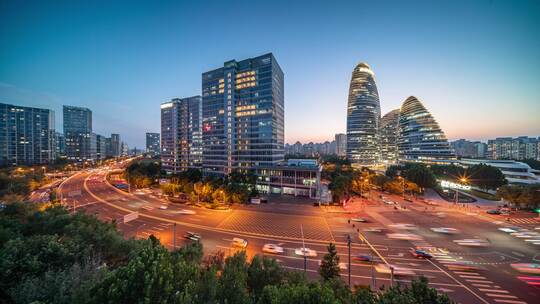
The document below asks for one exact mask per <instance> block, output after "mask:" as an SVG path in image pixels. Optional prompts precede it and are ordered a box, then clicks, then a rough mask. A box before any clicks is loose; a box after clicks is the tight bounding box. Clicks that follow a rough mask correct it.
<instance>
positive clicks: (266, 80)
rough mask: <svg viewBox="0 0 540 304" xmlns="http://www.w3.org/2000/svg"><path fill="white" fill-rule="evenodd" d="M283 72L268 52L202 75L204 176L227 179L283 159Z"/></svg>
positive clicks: (229, 63) (228, 63) (227, 64)
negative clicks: (231, 175) (238, 171)
mask: <svg viewBox="0 0 540 304" xmlns="http://www.w3.org/2000/svg"><path fill="white" fill-rule="evenodd" d="M283 77H284V76H283V72H282V70H281V68H280V66H279V64H278V63H277V61H276V59H275V58H274V56H273V55H272V54H271V53H269V54H265V55H262V56H259V57H255V58H250V59H246V60H242V61H236V60H232V61H228V62H225V64H224V66H223V67H222V68H219V69H216V70H213V71H209V72H206V73H203V74H202V93H203V96H202V104H203V105H202V113H203V114H202V116H203V122H202V140H203V147H204V148H203V170H204V173H205V174H219V175H227V174H229V173H231V172H232V171H233V170H240V171H248V170H253V169H254V168H255V167H257V166H273V165H276V164H277V163H279V162H281V161H283V159H284V91H283V90H284V87H283Z"/></svg>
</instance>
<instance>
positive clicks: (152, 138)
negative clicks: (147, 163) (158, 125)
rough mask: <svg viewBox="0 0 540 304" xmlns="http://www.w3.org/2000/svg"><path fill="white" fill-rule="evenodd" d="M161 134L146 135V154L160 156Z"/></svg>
mask: <svg viewBox="0 0 540 304" xmlns="http://www.w3.org/2000/svg"><path fill="white" fill-rule="evenodd" d="M159 138H160V137H159V133H146V153H148V154H150V155H152V156H155V155H159V150H160V139H159Z"/></svg>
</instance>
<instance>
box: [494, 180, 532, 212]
mask: <svg viewBox="0 0 540 304" xmlns="http://www.w3.org/2000/svg"><path fill="white" fill-rule="evenodd" d="M497 196H499V197H500V198H503V199H504V200H506V201H508V202H510V203H511V204H513V205H514V206H518V207H520V208H528V209H536V208H539V207H540V185H527V186H525V185H505V186H502V187H500V188H499V189H497Z"/></svg>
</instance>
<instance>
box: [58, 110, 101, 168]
mask: <svg viewBox="0 0 540 304" xmlns="http://www.w3.org/2000/svg"><path fill="white" fill-rule="evenodd" d="M63 114H64V138H65V141H66V156H67V158H68V159H69V160H72V161H92V160H94V159H95V154H96V146H95V143H96V142H95V140H92V139H93V138H92V111H90V109H88V108H82V107H74V106H64V107H63ZM94 139H95V137H94Z"/></svg>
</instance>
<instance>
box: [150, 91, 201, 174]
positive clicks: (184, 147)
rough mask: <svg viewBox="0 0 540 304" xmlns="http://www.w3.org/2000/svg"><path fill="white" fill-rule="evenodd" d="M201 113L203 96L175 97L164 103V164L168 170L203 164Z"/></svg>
mask: <svg viewBox="0 0 540 304" xmlns="http://www.w3.org/2000/svg"><path fill="white" fill-rule="evenodd" d="M201 116H202V102H201V96H193V97H188V98H174V99H172V100H171V101H170V102H166V103H163V104H161V163H162V167H163V169H164V170H165V171H167V172H169V173H176V172H180V171H185V170H187V169H189V168H200V167H201V159H202V134H201V127H202V120H201ZM158 141H159V139H158Z"/></svg>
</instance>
